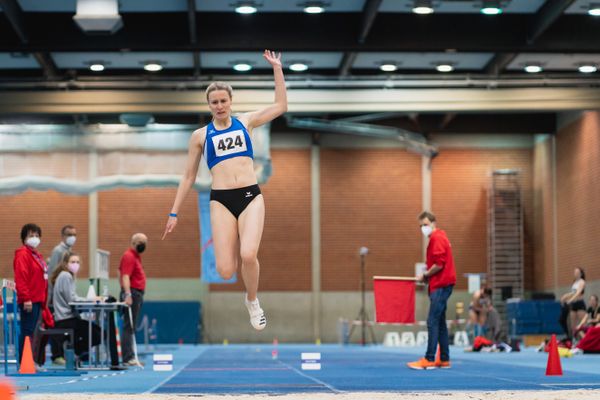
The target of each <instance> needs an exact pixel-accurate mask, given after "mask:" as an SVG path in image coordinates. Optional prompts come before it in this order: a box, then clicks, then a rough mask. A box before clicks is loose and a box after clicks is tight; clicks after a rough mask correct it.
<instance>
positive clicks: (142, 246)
mask: <svg viewBox="0 0 600 400" xmlns="http://www.w3.org/2000/svg"><path fill="white" fill-rule="evenodd" d="M135 250H136V251H137V252H138V253H143V252H144V250H146V243H138V244H137V245H136V246H135Z"/></svg>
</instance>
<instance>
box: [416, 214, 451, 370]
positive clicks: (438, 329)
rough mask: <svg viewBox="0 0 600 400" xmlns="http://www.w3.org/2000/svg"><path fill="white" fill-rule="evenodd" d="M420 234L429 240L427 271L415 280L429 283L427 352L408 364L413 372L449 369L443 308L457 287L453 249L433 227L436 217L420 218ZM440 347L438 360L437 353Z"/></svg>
mask: <svg viewBox="0 0 600 400" xmlns="http://www.w3.org/2000/svg"><path fill="white" fill-rule="evenodd" d="M419 223H420V225H421V232H422V233H423V235H425V237H427V238H429V244H428V245H427V271H426V272H425V273H424V274H422V275H419V276H418V277H417V280H418V281H420V282H428V283H429V301H430V305H429V315H428V317H427V332H428V339H427V352H426V353H425V357H423V358H421V359H420V360H419V361H415V362H411V363H408V364H407V365H408V367H409V368H412V369H436V368H450V350H449V338H448V327H447V325H446V308H447V306H448V299H449V298H450V295H451V294H452V289H453V288H454V285H455V284H456V270H455V268H454V258H453V256H452V246H451V245H450V241H449V240H448V236H446V232H444V231H443V230H441V229H438V228H437V226H436V218H435V215H433V214H432V213H430V212H428V211H424V212H423V213H421V215H419ZM438 344H439V346H440V359H439V360H436V351H437V347H438Z"/></svg>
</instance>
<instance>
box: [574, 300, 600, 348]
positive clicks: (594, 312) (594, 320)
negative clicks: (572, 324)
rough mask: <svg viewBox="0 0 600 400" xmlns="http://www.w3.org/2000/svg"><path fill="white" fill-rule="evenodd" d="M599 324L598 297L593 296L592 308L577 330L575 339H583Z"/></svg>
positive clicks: (599, 308)
mask: <svg viewBox="0 0 600 400" xmlns="http://www.w3.org/2000/svg"><path fill="white" fill-rule="evenodd" d="M598 324H600V306H599V304H598V296H596V295H595V294H593V295H591V296H590V306H589V307H588V309H587V314H586V315H585V316H584V317H583V319H582V320H581V322H580V323H579V325H577V328H575V337H576V338H577V339H579V340H581V339H583V337H584V336H585V334H586V333H587V331H588V330H589V329H590V328H593V327H594V326H596V325H598Z"/></svg>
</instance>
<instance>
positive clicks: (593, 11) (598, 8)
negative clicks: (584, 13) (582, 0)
mask: <svg viewBox="0 0 600 400" xmlns="http://www.w3.org/2000/svg"><path fill="white" fill-rule="evenodd" d="M588 14H589V15H593V16H594V17H600V3H592V4H590V8H589V9H588Z"/></svg>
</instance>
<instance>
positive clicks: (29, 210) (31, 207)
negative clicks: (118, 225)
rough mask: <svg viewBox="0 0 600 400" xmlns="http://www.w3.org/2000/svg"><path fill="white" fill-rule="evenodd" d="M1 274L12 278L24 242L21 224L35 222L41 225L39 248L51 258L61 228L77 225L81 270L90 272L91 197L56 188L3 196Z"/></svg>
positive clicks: (0, 205) (0, 210)
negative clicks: (16, 257) (63, 192)
mask: <svg viewBox="0 0 600 400" xmlns="http://www.w3.org/2000/svg"><path fill="white" fill-rule="evenodd" d="M0 221H2V224H0V237H1V238H2V241H1V243H0V274H1V275H0V277H1V278H10V279H13V277H14V274H13V258H14V254H15V249H17V248H18V247H20V246H21V245H22V243H21V236H20V235H21V228H22V227H23V225H25V224H27V223H30V222H32V223H35V224H37V225H39V226H40V228H42V242H41V244H40V247H39V250H40V251H41V253H42V254H43V256H44V257H45V258H49V257H50V255H51V254H52V249H53V248H54V246H56V245H57V244H58V243H59V242H60V240H61V236H60V230H61V228H62V227H63V226H65V225H67V224H70V225H73V226H75V227H76V228H77V243H76V244H75V246H74V248H73V249H74V251H76V252H77V253H78V254H80V256H81V257H82V261H83V264H82V266H81V271H82V274H85V276H87V273H88V264H87V261H88V259H89V258H88V198H87V196H70V195H66V194H61V193H57V192H53V191H48V192H34V191H27V192H24V193H21V194H17V195H14V196H0Z"/></svg>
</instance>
